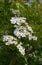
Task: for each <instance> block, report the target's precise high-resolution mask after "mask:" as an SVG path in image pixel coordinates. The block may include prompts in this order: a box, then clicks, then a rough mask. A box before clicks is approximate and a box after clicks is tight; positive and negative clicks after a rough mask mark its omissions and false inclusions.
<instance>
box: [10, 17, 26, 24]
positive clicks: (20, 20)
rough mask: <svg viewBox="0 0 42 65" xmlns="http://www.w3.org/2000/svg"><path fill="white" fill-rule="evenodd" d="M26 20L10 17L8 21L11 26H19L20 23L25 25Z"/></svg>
mask: <svg viewBox="0 0 42 65" xmlns="http://www.w3.org/2000/svg"><path fill="white" fill-rule="evenodd" d="M25 20H26V18H24V17H12V18H11V19H10V21H11V23H12V24H17V25H21V24H22V23H25Z"/></svg>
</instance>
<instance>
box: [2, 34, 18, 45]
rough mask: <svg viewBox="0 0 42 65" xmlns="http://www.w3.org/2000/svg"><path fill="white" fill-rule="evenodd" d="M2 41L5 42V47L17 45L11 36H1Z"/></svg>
mask: <svg viewBox="0 0 42 65" xmlns="http://www.w3.org/2000/svg"><path fill="white" fill-rule="evenodd" d="M3 41H4V42H6V43H5V44H6V45H10V44H15V45H17V44H18V42H17V39H16V38H15V37H13V36H11V35H3Z"/></svg>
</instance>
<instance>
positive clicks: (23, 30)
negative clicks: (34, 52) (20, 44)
mask: <svg viewBox="0 0 42 65" xmlns="http://www.w3.org/2000/svg"><path fill="white" fill-rule="evenodd" d="M10 21H11V24H14V27H15V30H14V35H15V36H17V37H18V38H21V37H28V38H29V40H32V39H33V40H37V37H36V36H33V35H32V33H33V30H32V28H31V26H29V25H28V23H27V22H26V18H24V17H12V18H11V19H10Z"/></svg>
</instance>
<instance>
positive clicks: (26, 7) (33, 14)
mask: <svg viewBox="0 0 42 65" xmlns="http://www.w3.org/2000/svg"><path fill="white" fill-rule="evenodd" d="M16 3H17V5H16ZM10 9H15V10H16V9H18V10H19V11H20V15H19V16H23V17H26V18H27V23H29V25H30V26H31V27H32V28H33V30H34V34H35V35H36V36H37V37H38V40H37V41H33V40H31V41H29V40H27V39H21V41H22V42H23V41H24V46H25V48H26V54H25V56H22V55H21V54H20V53H19V51H18V49H17V48H16V47H15V46H14V45H10V46H6V45H5V43H4V42H3V40H2V38H3V35H4V34H9V35H12V36H13V30H14V28H13V25H11V23H10V18H11V17H14V16H15V15H14V14H13V13H12V11H11V10H10ZM26 44H29V45H30V46H32V47H33V48H32V49H30V47H29V48H28V46H26ZM34 55H35V56H34ZM25 57H26V58H27V64H28V65H42V61H41V60H39V59H40V58H41V59H42V4H40V3H38V2H36V1H35V2H32V3H23V2H21V1H20V0H19V1H18V2H15V1H13V0H11V1H9V0H3V1H2V0H0V65H25V63H26V62H25Z"/></svg>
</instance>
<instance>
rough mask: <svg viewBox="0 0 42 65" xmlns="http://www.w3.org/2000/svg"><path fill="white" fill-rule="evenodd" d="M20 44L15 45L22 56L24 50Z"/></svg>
mask: <svg viewBox="0 0 42 65" xmlns="http://www.w3.org/2000/svg"><path fill="white" fill-rule="evenodd" d="M22 44H23V43H21V42H20V44H18V45H17V48H18V50H19V52H20V53H21V54H22V55H25V48H24V47H23V46H22Z"/></svg>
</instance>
